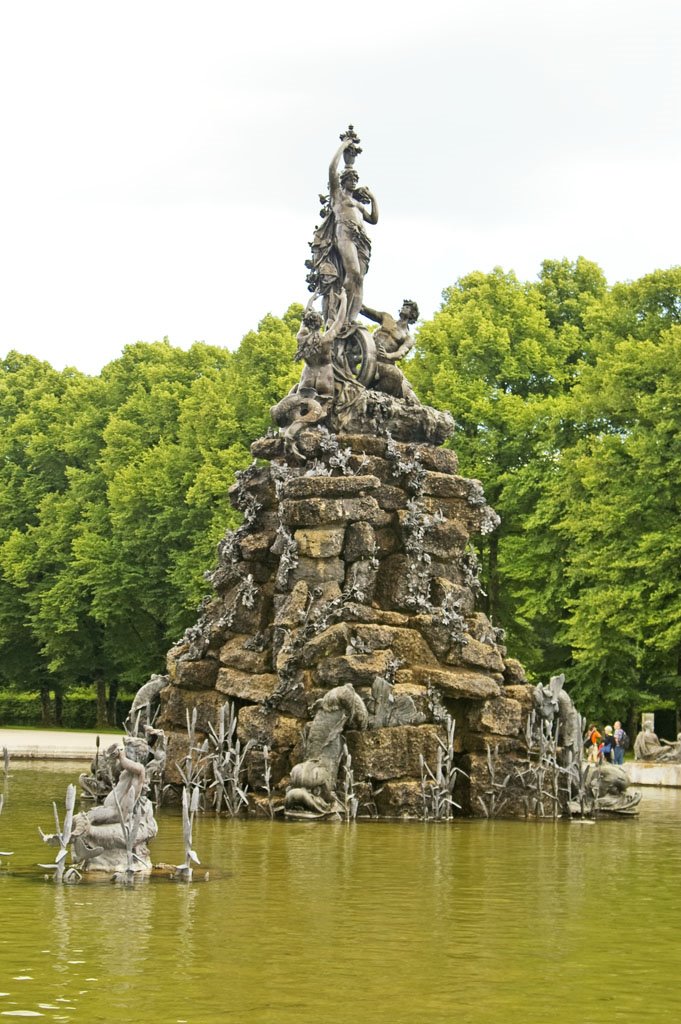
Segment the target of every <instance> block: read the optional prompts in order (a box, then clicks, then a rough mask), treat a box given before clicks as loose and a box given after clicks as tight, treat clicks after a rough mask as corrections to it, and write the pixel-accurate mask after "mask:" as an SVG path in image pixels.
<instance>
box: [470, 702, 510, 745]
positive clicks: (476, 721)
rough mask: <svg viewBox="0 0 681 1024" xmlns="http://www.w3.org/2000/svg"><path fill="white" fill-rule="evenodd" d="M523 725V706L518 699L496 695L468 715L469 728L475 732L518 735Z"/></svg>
mask: <svg viewBox="0 0 681 1024" xmlns="http://www.w3.org/2000/svg"><path fill="white" fill-rule="evenodd" d="M521 725H522V707H521V705H520V704H519V702H518V701H517V700H511V699H510V698H509V697H496V698H495V699H494V700H487V701H485V702H484V704H481V705H480V707H476V708H473V709H472V710H471V712H470V714H469V715H468V728H469V729H471V730H472V731H473V732H482V733H495V734H496V735H497V736H517V735H518V733H519V732H520V729H521Z"/></svg>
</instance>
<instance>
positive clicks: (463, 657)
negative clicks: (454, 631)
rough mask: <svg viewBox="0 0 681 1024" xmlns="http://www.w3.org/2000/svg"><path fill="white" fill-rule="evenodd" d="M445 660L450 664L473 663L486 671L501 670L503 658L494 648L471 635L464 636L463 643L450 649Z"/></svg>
mask: <svg viewBox="0 0 681 1024" xmlns="http://www.w3.org/2000/svg"><path fill="white" fill-rule="evenodd" d="M446 660H447V662H448V664H450V665H474V666H475V667H476V668H484V669H486V670H487V671H488V672H503V669H504V662H503V659H502V657H501V655H500V654H499V652H498V651H497V650H496V648H495V647H490V646H489V644H482V643H480V641H479V640H475V639H474V638H473V637H472V636H468V637H467V638H466V643H465V644H462V645H461V646H460V647H457V648H456V649H455V650H452V651H451V653H450V654H449V655H448V656H447V659H446Z"/></svg>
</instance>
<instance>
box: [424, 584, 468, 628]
mask: <svg viewBox="0 0 681 1024" xmlns="http://www.w3.org/2000/svg"><path fill="white" fill-rule="evenodd" d="M430 599H431V601H432V602H433V604H434V605H436V607H441V606H442V605H443V604H445V602H447V603H451V604H452V605H453V606H455V607H456V608H457V610H458V612H459V615H461V616H463V618H464V619H468V617H469V616H470V615H472V614H473V609H474V608H475V596H474V594H473V593H472V591H471V589H470V587H466V586H463V585H462V584H461V583H452V581H451V580H447V579H445V578H444V577H442V576H434V577H433V582H432V583H431V585H430Z"/></svg>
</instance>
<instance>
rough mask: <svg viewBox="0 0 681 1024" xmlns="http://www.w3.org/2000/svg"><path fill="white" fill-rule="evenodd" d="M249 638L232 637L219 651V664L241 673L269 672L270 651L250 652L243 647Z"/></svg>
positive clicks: (270, 664)
mask: <svg viewBox="0 0 681 1024" xmlns="http://www.w3.org/2000/svg"><path fill="white" fill-rule="evenodd" d="M250 639H251V638H250V637H249V636H244V635H241V636H234V637H232V638H231V640H228V641H227V643H226V644H224V645H223V647H222V648H221V650H220V664H222V665H225V666H226V667H227V668H237V669H239V670H240V671H241V672H269V671H271V668H272V651H271V650H270V649H269V648H266V649H265V650H264V651H251V650H249V649H248V647H245V646H244V645H245V644H246V643H247V642H248V640H250Z"/></svg>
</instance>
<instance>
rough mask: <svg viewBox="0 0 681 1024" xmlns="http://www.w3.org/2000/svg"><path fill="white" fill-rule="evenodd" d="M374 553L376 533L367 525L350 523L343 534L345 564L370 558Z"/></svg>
mask: <svg viewBox="0 0 681 1024" xmlns="http://www.w3.org/2000/svg"><path fill="white" fill-rule="evenodd" d="M375 551H376V531H375V530H374V528H373V526H370V525H369V523H352V524H351V525H350V526H348V528H347V531H346V533H345V548H344V550H343V558H344V559H345V561H346V562H357V561H359V560H360V559H364V558H372V557H373V555H374V553H375Z"/></svg>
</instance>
